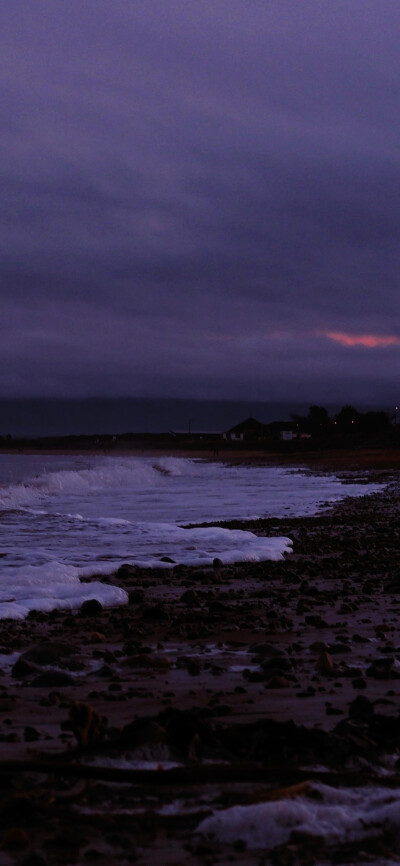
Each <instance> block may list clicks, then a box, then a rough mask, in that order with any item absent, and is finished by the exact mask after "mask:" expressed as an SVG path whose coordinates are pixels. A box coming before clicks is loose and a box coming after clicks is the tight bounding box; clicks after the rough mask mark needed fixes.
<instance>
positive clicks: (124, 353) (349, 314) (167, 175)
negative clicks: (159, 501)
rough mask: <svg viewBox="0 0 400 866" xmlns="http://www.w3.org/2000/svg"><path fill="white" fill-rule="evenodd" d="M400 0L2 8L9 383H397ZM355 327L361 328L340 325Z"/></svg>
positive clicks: (64, 389)
mask: <svg viewBox="0 0 400 866" xmlns="http://www.w3.org/2000/svg"><path fill="white" fill-rule="evenodd" d="M399 36H400V8H399V6H398V2H397V0H386V2H385V3H384V4H382V3H379V2H378V0H352V2H351V4H350V3H349V2H348V0H337V2H335V3H332V4H328V3H326V4H325V3H318V2H316V0H302V2H301V3H293V2H292V0H288V2H286V0H279V2H274V0H273V2H265V0H262V2H261V0H260V2H258V0H252V2H247V0H219V2H218V3H215V2H211V0H210V2H209V0H201V2H200V0H199V2H197V0H194V2H193V3H187V2H186V0H180V2H178V0H168V2H165V0H145V2H144V0H143V2H140V0H139V2H135V3H126V2H125V0H113V2H112V3H111V2H108V0H107V2H106V0H85V3H82V2H81V0H69V2H68V3H65V2H64V0H52V3H51V4H49V3H48V2H44V0H35V2H34V3H33V2H31V0H13V3H12V4H11V3H10V4H4V6H3V7H2V9H1V10H0V40H1V57H2V63H1V87H2V100H1V104H2V106H3V108H2V119H1V127H0V139H1V153H2V159H1V164H0V182H1V189H2V195H1V199H0V229H1V230H0V251H1V256H0V263H1V264H0V279H1V309H2V315H1V322H0V327H1V332H2V338H1V342H0V395H7V396H12V395H60V396H68V395H70V396H73V395H77V396H81V395H90V394H107V395H112V394H115V395H121V394H126V395H149V396H156V395H159V396H169V395H171V396H201V397H210V398H218V397H227V398H245V397H247V396H251V398H252V399H257V398H258V399H269V398H271V399H280V398H282V399H286V398H287V399H294V398H296V399H305V400H308V399H309V400H312V401H314V400H319V401H323V400H327V399H328V398H329V399H331V400H339V401H340V400H341V399H344V400H358V401H364V402H365V401H366V400H367V401H372V402H381V401H382V400H384V401H388V402H397V401H398V393H397V392H396V388H397V379H396V369H398V362H399V354H400V349H399V346H398V343H396V339H394V342H392V343H387V344H379V343H378V344H377V345H371V346H369V345H365V344H364V345H363V344H360V343H359V342H357V340H356V341H355V342H354V341H353V337H354V336H355V337H356V338H357V336H360V335H361V336H362V335H375V336H378V337H383V338H384V337H393V338H398V337H399V336H400V316H399V304H398V275H399V273H400V244H399V242H398V233H399V228H398V227H399V225H400V199H399V197H398V194H397V190H398V186H399V179H400V155H399V154H400V152H399V148H398V141H399V134H400V118H399V114H398V104H399V96H400V93H399V91H400V57H399V52H398V40H399ZM334 332H339V333H344V334H348V335H350V339H349V340H348V341H347V343H346V341H345V342H344V343H343V342H340V341H335V340H331V339H329V337H327V336H325V335H326V334H328V333H334Z"/></svg>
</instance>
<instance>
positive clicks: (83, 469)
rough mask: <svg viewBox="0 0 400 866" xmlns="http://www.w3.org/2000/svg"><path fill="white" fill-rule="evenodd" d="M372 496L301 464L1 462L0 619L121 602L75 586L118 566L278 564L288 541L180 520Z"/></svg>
mask: <svg viewBox="0 0 400 866" xmlns="http://www.w3.org/2000/svg"><path fill="white" fill-rule="evenodd" d="M377 489H378V485H376V484H373V485H372V484H367V485H365V484H359V483H354V484H348V483H346V484H343V483H342V482H341V481H340V480H339V479H338V478H336V477H335V476H333V475H327V474H321V475H312V474H310V473H309V472H308V471H307V472H305V471H301V470H298V469H296V470H291V469H284V468H280V467H267V466H238V465H234V466H231V465H228V464H224V463H217V462H210V463H209V462H207V461H204V460H190V459H184V458H182V459H180V458H173V457H166V458H157V459H154V458H138V457H123V458H121V457H114V456H112V457H111V456H110V457H108V456H107V457H103V456H101V457H99V456H89V457H79V456H78V457H76V456H74V457H71V456H67V457H64V456H37V455H0V509H1V510H0V543H1V547H0V553H1V559H0V581H1V586H0V617H4V616H14V617H16V616H24V615H25V614H26V612H27V611H28V610H29V609H31V608H32V607H35V608H40V609H45V610H49V609H51V608H52V607H57V606H60V607H71V606H72V607H74V606H77V605H79V604H80V603H81V602H82V601H83V600H84V599H85V598H91V597H97V598H99V600H101V601H102V602H103V603H104V604H115V603H121V602H124V601H126V595H125V593H123V591H121V590H117V589H116V588H114V587H108V586H106V585H105V584H103V583H101V584H100V583H93V582H92V583H91V584H82V583H81V582H80V580H79V578H80V577H82V576H88V575H96V574H107V573H111V572H112V571H115V569H116V568H117V567H118V566H119V565H120V564H121V563H123V562H129V563H133V564H140V565H145V566H160V567H168V563H166V562H165V561H164V562H163V558H164V557H168V558H169V559H170V560H172V561H173V562H175V563H178V562H179V563H186V564H188V565H208V564H210V563H212V561H213V559H214V558H215V557H218V558H219V559H221V560H222V561H223V562H225V563H227V562H235V561H260V560H266V559H281V558H282V557H283V555H284V553H285V552H288V551H290V549H291V543H290V540H289V539H287V538H257V537H256V536H255V535H254V534H253V533H251V532H243V531H241V530H227V529H222V528H218V527H208V528H203V529H184V528H182V524H184V523H200V522H204V521H209V522H212V521H220V520H226V519H234V518H237V519H245V518H251V517H272V516H274V517H282V516H296V515H305V514H314V513H315V512H316V511H318V510H319V509H321V508H322V507H324V506H325V505H326V504H332V503H334V502H337V501H339V500H340V499H342V498H343V497H345V496H360V495H365V494H366V493H369V492H372V491H374V490H377Z"/></svg>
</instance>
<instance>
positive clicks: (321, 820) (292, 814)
mask: <svg viewBox="0 0 400 866" xmlns="http://www.w3.org/2000/svg"><path fill="white" fill-rule="evenodd" d="M399 827H400V792H399V791H396V790H392V789H385V788H373V787H365V788H354V789H351V788H338V789H336V788H331V787H329V786H328V785H320V784H314V785H313V786H312V791H311V797H298V798H296V799H284V800H276V801H273V802H267V803H257V804H256V805H254V806H234V807H232V808H230V809H225V810H223V811H221V812H216V813H214V815H211V816H210V817H209V818H206V819H205V820H204V821H202V822H201V824H200V825H199V826H198V828H197V832H198V833H200V834H201V835H203V836H207V837H209V838H212V839H215V840H218V841H220V842H228V843H234V842H236V841H238V840H239V839H240V840H242V841H243V842H245V843H246V845H247V846H248V847H249V848H266V849H270V848H274V847H275V846H276V845H281V844H282V843H284V842H286V841H287V840H288V839H289V837H290V834H291V832H292V831H294V830H296V831H301V832H304V833H309V834H312V835H316V836H321V837H323V838H324V839H325V840H326V842H335V841H340V842H349V841H353V840H358V839H368V838H371V837H373V836H376V835H378V834H379V833H381V832H382V831H383V830H389V831H393V832H394V833H395V834H396V835H397V836H398V837H400V830H399Z"/></svg>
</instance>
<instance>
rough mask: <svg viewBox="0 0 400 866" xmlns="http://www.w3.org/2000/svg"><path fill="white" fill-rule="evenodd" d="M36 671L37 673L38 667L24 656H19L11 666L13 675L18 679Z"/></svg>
mask: <svg viewBox="0 0 400 866" xmlns="http://www.w3.org/2000/svg"><path fill="white" fill-rule="evenodd" d="M35 673H37V668H36V667H35V666H34V665H31V664H29V662H26V661H24V659H22V658H19V659H18V661H16V662H15V664H14V665H13V666H12V668H11V676H13V677H14V678H15V679H16V680H23V679H25V677H29V676H30V675H31V674H35Z"/></svg>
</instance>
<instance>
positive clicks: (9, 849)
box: [0, 461, 400, 866]
mask: <svg viewBox="0 0 400 866" xmlns="http://www.w3.org/2000/svg"><path fill="white" fill-rule="evenodd" d="M302 462H303V461H302ZM303 465H304V463H303ZM353 466H354V464H351V465H350V464H349V463H348V464H347V467H346V468H347V469H350V468H353ZM377 477H379V478H381V479H382V480H385V481H386V482H388V487H387V490H386V491H385V492H383V493H379V494H374V495H372V496H368V497H365V498H362V499H356V500H354V499H348V500H345V501H344V502H343V503H342V504H340V505H339V506H337V507H335V508H334V509H330V510H329V511H327V512H325V513H324V514H322V515H319V516H317V517H308V518H290V519H268V520H260V521H249V522H240V523H239V522H235V523H227V524H225V525H227V526H240V527H241V528H248V529H250V530H252V531H254V532H256V533H261V534H266V535H287V536H289V537H290V538H292V539H293V554H290V555H288V556H286V557H285V560H284V561H283V562H278V563H274V562H265V563H255V564H251V563H246V564H239V565H234V566H232V565H230V566H223V565H221V563H220V562H218V561H215V563H214V565H213V567H210V568H201V569H199V568H196V569H195V568H188V567H184V566H173V565H172V567H171V569H169V570H167V571H166V570H150V569H146V570H144V569H139V568H136V567H131V566H127V567H122V568H121V569H120V570H119V571H118V572H117V573H116V574H115V575H114V576H113V577H112V578H111V582H114V583H115V584H116V585H118V586H121V587H123V588H124V589H126V590H127V591H128V593H129V605H127V606H126V607H120V608H114V609H101V608H99V607H98V605H96V604H89V605H86V606H85V607H84V608H83V609H82V610H81V611H75V612H68V611H55V612H53V613H51V614H44V613H38V612H32V613H31V614H30V615H29V617H28V618H27V619H26V620H24V621H21V622H15V621H10V620H8V621H1V622H0V669H1V676H0V708H1V714H0V755H1V761H0V785H1V791H0V863H1V864H4V866H6V864H8V863H10V864H24V866H43V864H65V866H67V864H68V866H72V864H83V863H91V862H93V863H96V864H99V866H117V864H118V866H127V864H130V863H138V864H143V866H156V864H157V866H158V864H159V866H174V864H175V866H177V864H193V866H195V864H214V863H218V864H228V863H237V864H249V866H250V864H260V866H261V864H269V863H271V864H273V863H275V864H282V866H284V864H293V866H295V864H297V863H299V864H311V863H334V862H335V863H338V862H341V863H357V862H360V861H361V860H362V862H364V861H365V856H364V855H363V854H362V850H363V848H362V846H360V845H358V846H354V845H353V847H351V850H350V849H349V846H348V845H347V847H346V845H345V844H344V843H343V844H342V845H341V844H340V843H338V842H336V843H335V844H334V845H332V844H328V843H325V842H324V841H323V840H322V841H321V840H319V841H318V842H317V841H316V840H315V838H311V836H307V835H306V834H303V836H300V835H299V836H298V837H294V838H292V839H290V840H289V841H288V842H287V843H285V844H283V845H280V846H278V847H275V848H274V849H273V850H271V851H268V850H267V849H263V850H261V849H254V850H247V849H246V848H245V847H244V846H243V845H241V843H240V840H239V841H238V842H237V843H236V844H227V843H225V844H221V843H218V842H215V841H210V840H209V839H207V838H206V837H204V836H201V835H198V834H197V833H196V828H197V827H198V825H199V823H200V821H201V820H202V818H204V817H206V816H207V815H210V814H211V813H212V812H213V811H214V810H218V809H220V808H222V807H226V806H229V805H237V804H244V803H245V804H247V803H252V802H263V801H266V800H269V799H271V798H275V799H278V800H279V798H284V797H286V796H288V793H287V791H286V788H287V787H288V786H292V785H298V784H302V783H304V782H310V781H311V782H313V781H314V782H315V780H317V781H318V780H319V781H321V780H322V781H324V782H326V783H329V784H332V785H335V786H340V785H346V786H349V785H350V786H351V785H360V784H367V783H368V784H373V785H380V784H382V779H381V776H380V770H381V769H382V767H383V766H384V765H385V766H386V764H385V762H386V760H387V756H388V755H390V756H393V754H394V755H395V754H396V751H397V750H398V749H399V747H400V735H399V731H400V665H399V664H398V662H397V658H398V657H399V654H400V620H399V613H400V569H399V559H398V549H399V538H400V519H399V498H400V492H399V491H400V487H399V483H398V475H397V473H396V472H395V471H393V470H391V471H390V472H388V471H382V469H381V468H380V467H379V466H376V465H375V471H374V478H377ZM106 580H107V582H110V578H109V577H107V579H106ZM398 774H400V769H399V768H398V766H397V762H396V760H395V761H394V762H392V765H391V770H390V773H387V774H386V775H385V777H384V781H385V784H386V785H387V784H389V785H392V786H393V787H398V786H399V785H400V775H398ZM282 789H284V790H282ZM296 790H297V789H296ZM300 792H303V793H304V788H300ZM289 795H290V796H296V791H295V793H294V794H293V793H290V794H289ZM374 845H375V849H374V851H375V853H374V852H373V851H372V848H371V847H370V853H371V852H372V853H374V856H375V860H373V861H371V862H376V863H378V862H383V859H384V856H388V852H389V854H390V856H391V857H392V859H393V858H394V859H395V858H396V857H397V856H398V855H397V853H396V846H395V843H394V841H393V839H392V838H391V836H390V834H389V835H388V834H387V833H386V835H385V833H382V834H381V835H380V836H379V839H378V842H376V843H374ZM379 845H380V846H381V847H380V848H379ZM364 850H365V845H364ZM395 862H396V860H395Z"/></svg>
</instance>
